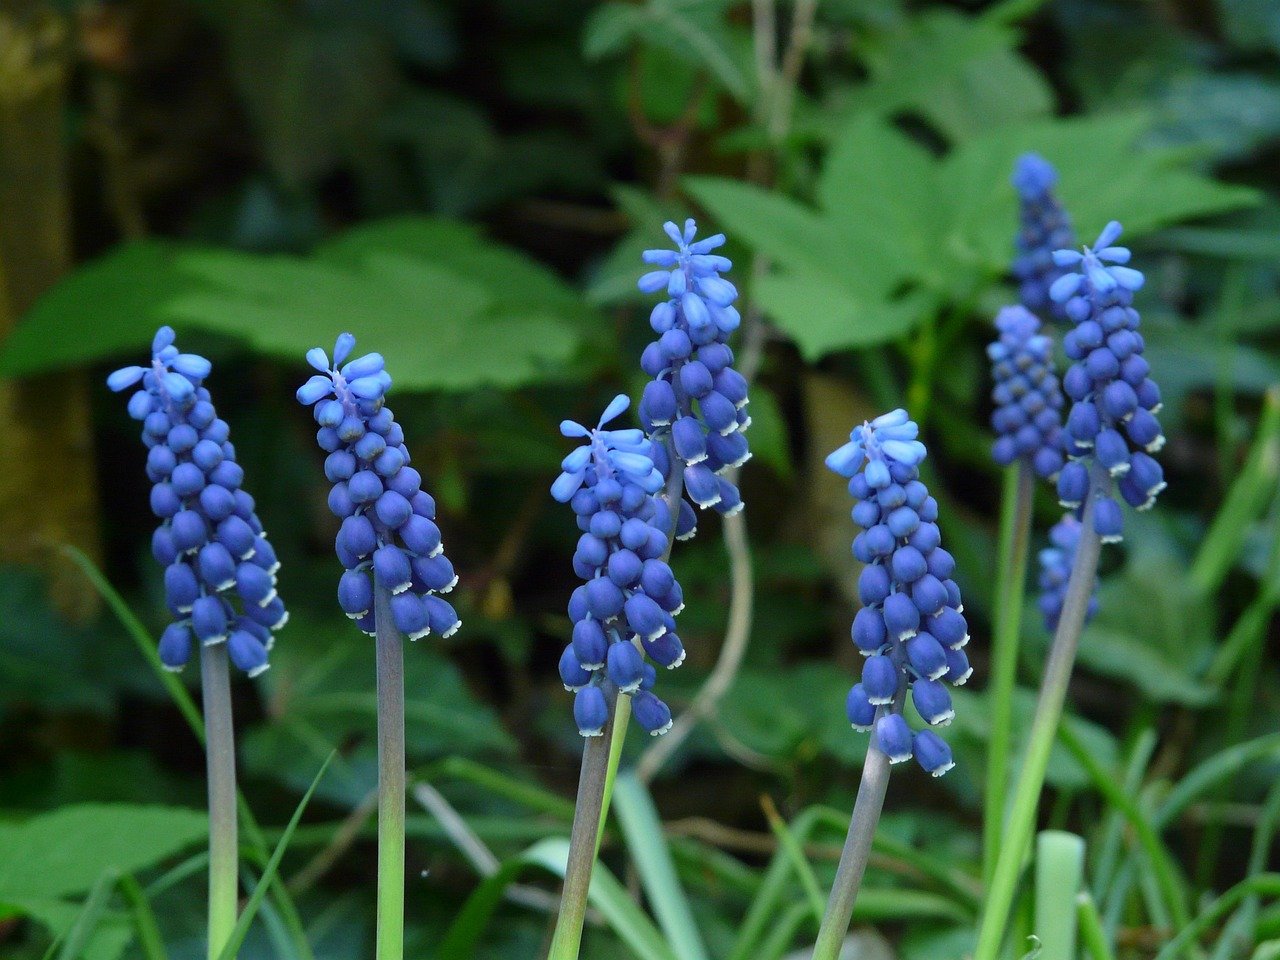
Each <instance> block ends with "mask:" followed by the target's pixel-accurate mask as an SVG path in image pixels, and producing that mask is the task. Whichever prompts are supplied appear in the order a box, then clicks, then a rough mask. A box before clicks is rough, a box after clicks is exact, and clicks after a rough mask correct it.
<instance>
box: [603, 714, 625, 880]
mask: <svg viewBox="0 0 1280 960" xmlns="http://www.w3.org/2000/svg"><path fill="white" fill-rule="evenodd" d="M630 722H631V698H630V697H618V699H617V700H616V701H615V702H614V707H613V732H612V733H611V734H610V735H609V766H608V768H607V769H606V770H605V774H604V796H603V797H602V798H601V801H600V824H599V826H598V827H596V856H597V857H598V856H600V842H601V841H602V840H603V839H604V828H605V825H606V824H608V822H609V817H608V813H609V804H610V803H611V802H612V801H613V784H614V781H615V780H617V778H618V766H619V764H620V763H621V762H622V745H623V744H624V743H625V742H626V740H627V726H628V724H629V723H630Z"/></svg>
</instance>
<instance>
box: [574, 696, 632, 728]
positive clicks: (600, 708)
mask: <svg viewBox="0 0 1280 960" xmlns="http://www.w3.org/2000/svg"><path fill="white" fill-rule="evenodd" d="M633 706H634V703H633ZM573 718H574V720H575V721H576V722H577V724H578V732H579V733H580V734H582V735H583V736H584V737H598V736H600V735H601V734H602V733H604V727H605V724H606V723H608V722H609V704H608V701H606V700H605V698H604V693H602V692H601V690H600V688H599V687H597V686H589V687H583V688H582V689H581V690H579V691H578V692H577V693H576V694H575V695H574V698H573Z"/></svg>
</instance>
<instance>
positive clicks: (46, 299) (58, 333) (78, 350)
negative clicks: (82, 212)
mask: <svg viewBox="0 0 1280 960" xmlns="http://www.w3.org/2000/svg"><path fill="white" fill-rule="evenodd" d="M178 249H179V247H178V246H177V245H176V244H174V243H171V242H168V241H164V240H139V241H135V242H133V243H126V244H122V245H120V246H118V247H116V248H115V249H113V250H112V251H111V252H110V253H108V254H106V255H105V256H103V257H100V258H99V259H97V260H92V261H90V262H89V263H87V264H85V265H84V266H83V267H81V268H80V269H78V270H76V271H75V272H74V273H72V274H71V275H70V276H68V277H67V278H66V279H64V280H63V281H62V282H61V283H59V284H57V285H56V286H55V287H53V288H52V289H51V290H49V291H48V292H47V293H45V295H44V296H43V297H41V298H40V299H39V300H38V301H36V304H35V305H34V306H33V307H32V308H31V309H30V310H28V311H27V313H26V315H25V316H24V317H23V319H22V322H20V323H19V324H18V326H17V327H16V328H14V330H13V332H12V333H10V335H9V337H8V339H6V340H5V341H4V349H3V351H0V375H4V376H9V377H20V376H27V375H29V374H33V373H42V372H44V371H47V370H53V369H57V368H59V367H68V366H73V365H76V364H82V363H89V362H91V361H95V360H100V359H102V358H103V357H110V356H116V355H122V354H125V353H128V352H129V351H136V350H140V349H142V350H145V349H147V348H148V346H149V345H150V343H151V337H152V336H153V335H154V334H155V328H156V326H157V325H158V324H157V320H156V318H157V316H158V315H159V308H160V306H161V305H162V304H163V303H164V302H165V301H166V300H167V299H168V298H169V297H171V296H173V295H174V293H175V292H178V291H181V290H183V289H186V288H188V287H189V282H188V281H186V280H185V279H184V278H183V277H182V275H181V274H180V273H179V272H178V270H177V268H176V267H175V265H174V258H175V255H176V253H177V251H178Z"/></svg>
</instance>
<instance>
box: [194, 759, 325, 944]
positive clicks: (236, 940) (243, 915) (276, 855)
mask: <svg viewBox="0 0 1280 960" xmlns="http://www.w3.org/2000/svg"><path fill="white" fill-rule="evenodd" d="M336 754H337V751H336V750H335V751H334V752H333V753H331V754H330V755H329V758H328V759H326V760H325V762H324V763H323V764H321V765H320V770H319V771H318V772H317V773H316V776H315V779H314V780H312V781H311V786H309V787H308V788H307V792H306V793H304V794H303V795H302V799H301V800H300V801H299V802H298V806H297V808H296V809H295V810H294V811H293V816H292V817H290V818H289V825H288V826H287V827H285V829H284V833H283V835H281V837H280V842H279V843H277V844H276V848H275V850H274V851H273V852H272V854H271V859H270V860H268V861H267V865H266V867H265V868H264V869H263V871H262V877H261V878H260V879H259V881H258V885H257V887H255V888H254V891H253V893H252V894H250V895H249V899H248V901H247V902H246V903H245V905H244V909H243V910H242V911H241V912H240V919H239V920H237V921H236V926H235V929H234V930H232V931H231V939H230V940H228V941H227V945H226V946H225V947H223V949H222V953H221V954H220V955H219V957H218V960H234V958H235V955H236V952H237V951H238V950H239V949H240V945H241V944H242V943H244V938H245V934H247V933H248V932H249V925H250V924H251V923H253V918H254V915H255V914H256V913H257V912H258V908H259V907H260V906H261V905H262V900H263V897H265V896H266V895H267V890H268V889H269V888H270V886H271V883H272V881H273V880H274V879H275V877H276V874H277V873H278V872H279V870H280V861H281V860H282V859H283V858H284V852H285V850H287V849H288V847H289V840H290V839H291V838H292V837H293V831H294V830H296V829H297V828H298V821H300V820H301V819H302V814H303V812H304V811H305V810H306V809H307V804H308V803H309V802H310V801H311V795H312V794H313V793H315V792H316V787H318V786H319V785H320V779H321V778H322V777H323V776H324V772H325V771H326V770H328V769H329V762H330V761H331V760H332V759H333V757H334V756H335V755H336Z"/></svg>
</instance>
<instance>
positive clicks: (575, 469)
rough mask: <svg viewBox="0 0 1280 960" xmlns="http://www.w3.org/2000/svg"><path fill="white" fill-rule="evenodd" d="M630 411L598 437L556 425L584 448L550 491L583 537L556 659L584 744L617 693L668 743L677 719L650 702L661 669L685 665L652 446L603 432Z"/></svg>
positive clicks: (614, 408)
mask: <svg viewBox="0 0 1280 960" xmlns="http://www.w3.org/2000/svg"><path fill="white" fill-rule="evenodd" d="M629 405H630V401H629V400H628V399H627V397H626V396H624V395H619V396H617V397H615V398H614V400H613V402H611V403H610V404H609V406H608V407H607V408H606V409H605V411H604V414H603V415H602V416H601V418H600V421H599V423H598V424H597V425H596V426H595V427H594V428H588V427H585V426H583V425H582V424H580V423H575V422H574V421H572V420H566V421H565V422H564V423H562V424H561V425H560V432H561V433H562V434H564V435H565V436H566V437H581V438H583V439H584V440H585V442H584V443H583V445H582V446H580V447H578V448H577V449H576V450H574V451H573V452H572V453H570V454H569V455H568V456H566V457H565V458H564V461H563V462H562V464H561V467H562V469H563V470H564V472H563V473H561V474H560V476H559V477H558V478H556V481H555V483H554V484H552V486H551V495H552V496H553V497H554V498H555V499H556V500H558V501H559V502H561V503H568V504H570V506H571V507H572V508H573V512H574V513H575V514H576V515H577V522H578V528H579V529H580V530H581V531H582V536H581V537H579V539H578V546H577V549H576V550H575V551H574V555H573V569H574V572H575V573H577V575H578V576H579V577H581V578H582V579H583V580H584V581H585V582H584V583H583V584H582V586H580V587H578V588H577V589H576V590H575V591H574V593H573V596H572V598H571V599H570V601H569V618H570V620H572V621H573V641H572V642H571V643H570V644H569V645H568V646H567V647H565V649H564V653H563V654H562V656H561V658H560V677H561V679H562V680H563V682H564V686H565V689H566V690H569V691H571V692H572V693H573V694H574V707H573V713H574V718H575V719H576V721H577V724H578V731H579V732H580V733H581V734H582V735H583V736H584V737H596V736H599V735H600V734H601V733H602V732H603V731H604V728H605V726H606V724H607V723H608V721H609V702H610V697H609V695H610V694H611V693H612V692H614V691H616V692H618V693H622V694H626V695H627V696H630V697H631V709H632V712H633V713H634V715H635V718H636V721H637V722H638V723H639V724H640V726H641V727H643V728H644V729H645V730H646V731H648V732H649V733H650V734H651V735H653V736H659V735H661V734H663V733H666V732H667V730H669V729H670V728H671V711H670V709H668V707H667V705H666V704H665V703H663V702H662V701H661V700H660V699H658V697H657V696H655V695H654V693H653V686H654V682H655V680H656V677H657V671H656V669H655V665H656V666H660V667H665V668H666V669H668V670H673V669H675V668H676V667H678V666H680V664H681V663H683V662H684V647H683V645H682V644H681V642H680V637H679V636H678V635H677V634H676V632H675V628H676V624H675V616H676V614H678V613H679V612H680V611H681V610H682V609H683V608H684V599H683V594H682V592H681V589H680V584H679V583H678V582H677V581H676V578H675V575H674V574H673V573H672V571H671V567H670V566H669V565H668V564H667V562H666V561H665V560H664V559H663V557H664V555H665V554H666V552H667V544H668V539H667V538H668V532H669V531H670V529H671V514H670V511H669V508H668V507H667V505H666V503H665V501H663V500H661V499H660V498H657V497H655V496H654V494H656V493H658V492H660V491H661V490H662V489H663V487H664V486H665V480H664V478H663V476H662V474H661V472H660V471H659V470H658V468H657V467H656V466H655V464H654V459H653V453H654V444H653V442H652V441H651V440H649V438H648V437H646V436H645V435H644V432H643V431H641V430H636V429H613V430H610V429H606V428H605V425H606V424H608V423H610V422H611V421H613V420H614V419H616V418H617V417H618V416H619V415H620V414H622V413H623V411H625V410H626V409H627V407H628V406H629ZM642 651H643V652H642ZM646 658H647V659H646Z"/></svg>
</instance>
